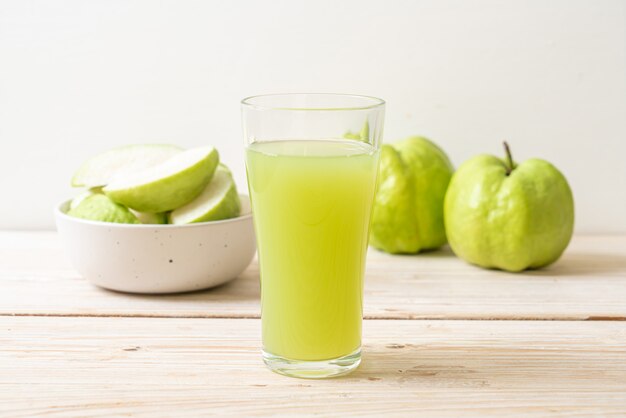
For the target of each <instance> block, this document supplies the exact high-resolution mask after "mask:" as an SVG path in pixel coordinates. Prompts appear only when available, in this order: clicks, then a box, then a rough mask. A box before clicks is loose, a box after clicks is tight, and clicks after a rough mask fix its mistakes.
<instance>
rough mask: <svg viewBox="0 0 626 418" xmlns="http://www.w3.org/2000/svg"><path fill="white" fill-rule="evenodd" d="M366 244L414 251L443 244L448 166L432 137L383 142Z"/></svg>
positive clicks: (449, 167) (449, 166)
mask: <svg viewBox="0 0 626 418" xmlns="http://www.w3.org/2000/svg"><path fill="white" fill-rule="evenodd" d="M380 158H381V160H380V167H379V172H378V188H377V191H376V198H375V200H374V207H373V213H372V224H371V233H370V244H371V245H372V246H373V247H375V248H378V249H380V250H383V251H386V252H389V253H394V254H415V253H418V252H420V251H423V250H430V249H435V248H439V247H441V246H442V245H444V244H445V243H446V232H445V229H444V223H443V199H444V196H445V193H446V189H447V187H448V183H449V182H450V178H451V177H452V173H453V171H454V168H453V167H452V163H450V160H449V159H448V156H447V155H446V154H445V153H444V152H443V151H442V150H441V148H439V147H438V146H437V145H435V144H434V143H433V142H432V141H430V140H428V139H426V138H423V137H417V136H416V137H411V138H408V139H405V140H402V141H399V142H396V143H394V144H391V145H387V144H385V145H383V146H382V148H381V155H380Z"/></svg>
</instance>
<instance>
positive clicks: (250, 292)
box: [102, 269, 261, 302]
mask: <svg viewBox="0 0 626 418" xmlns="http://www.w3.org/2000/svg"><path fill="white" fill-rule="evenodd" d="M102 291H104V292H111V293H117V294H120V295H125V296H127V297H129V298H135V299H159V300H163V301H192V302H193V301H228V302H237V301H240V302H241V301H251V300H260V299H261V289H260V284H259V273H258V270H256V269H255V270H253V271H245V272H244V273H243V274H241V275H240V276H239V277H237V278H236V279H233V280H231V281H230V282H227V283H224V284H222V285H219V286H215V287H212V288H210V289H201V290H196V291H192V292H184V293H161V294H154V295H150V294H137V293H125V292H118V291H115V290H109V289H102Z"/></svg>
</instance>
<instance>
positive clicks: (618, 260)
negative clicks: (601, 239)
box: [522, 253, 626, 276]
mask: <svg viewBox="0 0 626 418" xmlns="http://www.w3.org/2000/svg"><path fill="white" fill-rule="evenodd" d="M618 272H621V273H624V275H626V255H621V254H602V253H565V254H564V255H563V257H562V258H561V259H560V260H558V261H557V262H556V263H554V264H552V265H550V266H548V267H545V268H542V269H537V270H528V271H525V272H523V273H522V274H525V275H529V276H583V275H587V276H588V275H589V274H602V273H618Z"/></svg>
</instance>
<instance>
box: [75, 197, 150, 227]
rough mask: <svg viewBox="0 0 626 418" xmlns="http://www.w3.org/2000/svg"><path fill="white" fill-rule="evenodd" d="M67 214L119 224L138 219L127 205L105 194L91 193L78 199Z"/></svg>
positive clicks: (131, 222) (136, 222) (133, 222)
mask: <svg viewBox="0 0 626 418" xmlns="http://www.w3.org/2000/svg"><path fill="white" fill-rule="evenodd" d="M67 214H68V215H69V216H73V217H75V218H81V219H87V220H90V221H100V222H114V223H119V224H138V223H140V222H139V220H138V219H137V217H136V216H135V215H133V214H132V213H131V212H130V211H129V210H128V208H127V207H125V206H123V205H120V204H118V203H115V202H114V201H112V200H111V199H109V198H108V197H107V196H105V195H103V194H100V193H92V194H91V195H88V196H85V197H83V198H81V199H80V202H79V203H77V204H75V205H74V207H73V208H71V209H70V210H69V211H68V212H67Z"/></svg>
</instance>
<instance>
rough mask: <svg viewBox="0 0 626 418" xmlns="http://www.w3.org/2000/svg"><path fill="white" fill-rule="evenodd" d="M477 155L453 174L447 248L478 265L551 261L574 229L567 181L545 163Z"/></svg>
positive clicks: (511, 267)
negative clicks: (448, 245)
mask: <svg viewBox="0 0 626 418" xmlns="http://www.w3.org/2000/svg"><path fill="white" fill-rule="evenodd" d="M505 149H506V154H507V158H506V159H505V160H502V159H500V158H496V157H494V156H491V155H479V156H477V157H474V158H472V159H470V160H469V161H467V162H465V163H464V164H463V165H461V167H459V169H458V170H457V172H456V173H455V174H454V176H453V177H452V180H451V181H450V186H449V187H448V192H447V194H446V198H445V205H444V215H445V225H446V233H447V235H448V241H449V243H450V247H452V250H453V251H454V253H455V254H456V255H457V256H459V257H460V258H462V259H464V260H466V261H468V262H470V263H472V264H476V265H478V266H481V267H486V268H498V269H502V270H507V271H512V272H518V271H522V270H525V269H528V268H539V267H543V266H546V265H548V264H551V263H553V262H554V261H556V260H557V259H558V258H559V257H560V256H561V254H562V253H563V251H564V250H565V248H566V247H567V245H568V243H569V241H570V238H571V237H572V232H573V229H574V199H573V196H572V191H571V189H570V187H569V185H568V184H567V180H566V179H565V177H564V176H563V174H561V172H560V171H559V170H557V168H556V167H554V166H553V165H552V164H550V163H549V162H547V161H544V160H540V159H529V160H527V161H525V162H523V163H521V164H519V165H517V164H515V163H514V162H513V159H512V158H511V154H510V150H509V148H508V145H507V144H506V143H505Z"/></svg>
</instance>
